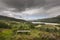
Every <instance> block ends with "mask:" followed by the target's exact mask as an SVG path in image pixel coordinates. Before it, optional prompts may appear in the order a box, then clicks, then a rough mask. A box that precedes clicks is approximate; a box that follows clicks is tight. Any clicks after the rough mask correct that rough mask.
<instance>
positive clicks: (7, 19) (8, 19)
mask: <svg viewBox="0 0 60 40" xmlns="http://www.w3.org/2000/svg"><path fill="white" fill-rule="evenodd" d="M0 20H6V21H18V22H20V21H25V20H22V19H16V18H12V17H7V16H2V15H0Z"/></svg>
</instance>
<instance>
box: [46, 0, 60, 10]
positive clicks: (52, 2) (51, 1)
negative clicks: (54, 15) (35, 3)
mask: <svg viewBox="0 0 60 40" xmlns="http://www.w3.org/2000/svg"><path fill="white" fill-rule="evenodd" d="M56 6H60V0H46V4H45V9H50V8H52V7H56Z"/></svg>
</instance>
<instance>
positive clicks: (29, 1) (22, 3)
mask: <svg viewBox="0 0 60 40" xmlns="http://www.w3.org/2000/svg"><path fill="white" fill-rule="evenodd" d="M3 2H4V3H5V4H7V5H8V6H9V7H14V8H17V9H19V10H24V9H25V8H26V7H27V8H31V7H36V6H43V5H44V4H45V0H3Z"/></svg>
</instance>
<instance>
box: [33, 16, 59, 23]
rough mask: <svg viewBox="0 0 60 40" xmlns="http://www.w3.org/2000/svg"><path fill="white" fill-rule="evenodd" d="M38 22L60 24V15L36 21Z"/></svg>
mask: <svg viewBox="0 0 60 40" xmlns="http://www.w3.org/2000/svg"><path fill="white" fill-rule="evenodd" d="M34 21H36V22H50V23H60V15H59V16H56V17H53V18H44V19H38V20H34Z"/></svg>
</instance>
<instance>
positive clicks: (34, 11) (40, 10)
mask: <svg viewBox="0 0 60 40" xmlns="http://www.w3.org/2000/svg"><path fill="white" fill-rule="evenodd" d="M0 15H4V16H9V17H15V18H19V19H21V18H22V19H27V20H33V19H41V18H47V17H55V16H58V15H60V0H0Z"/></svg>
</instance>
